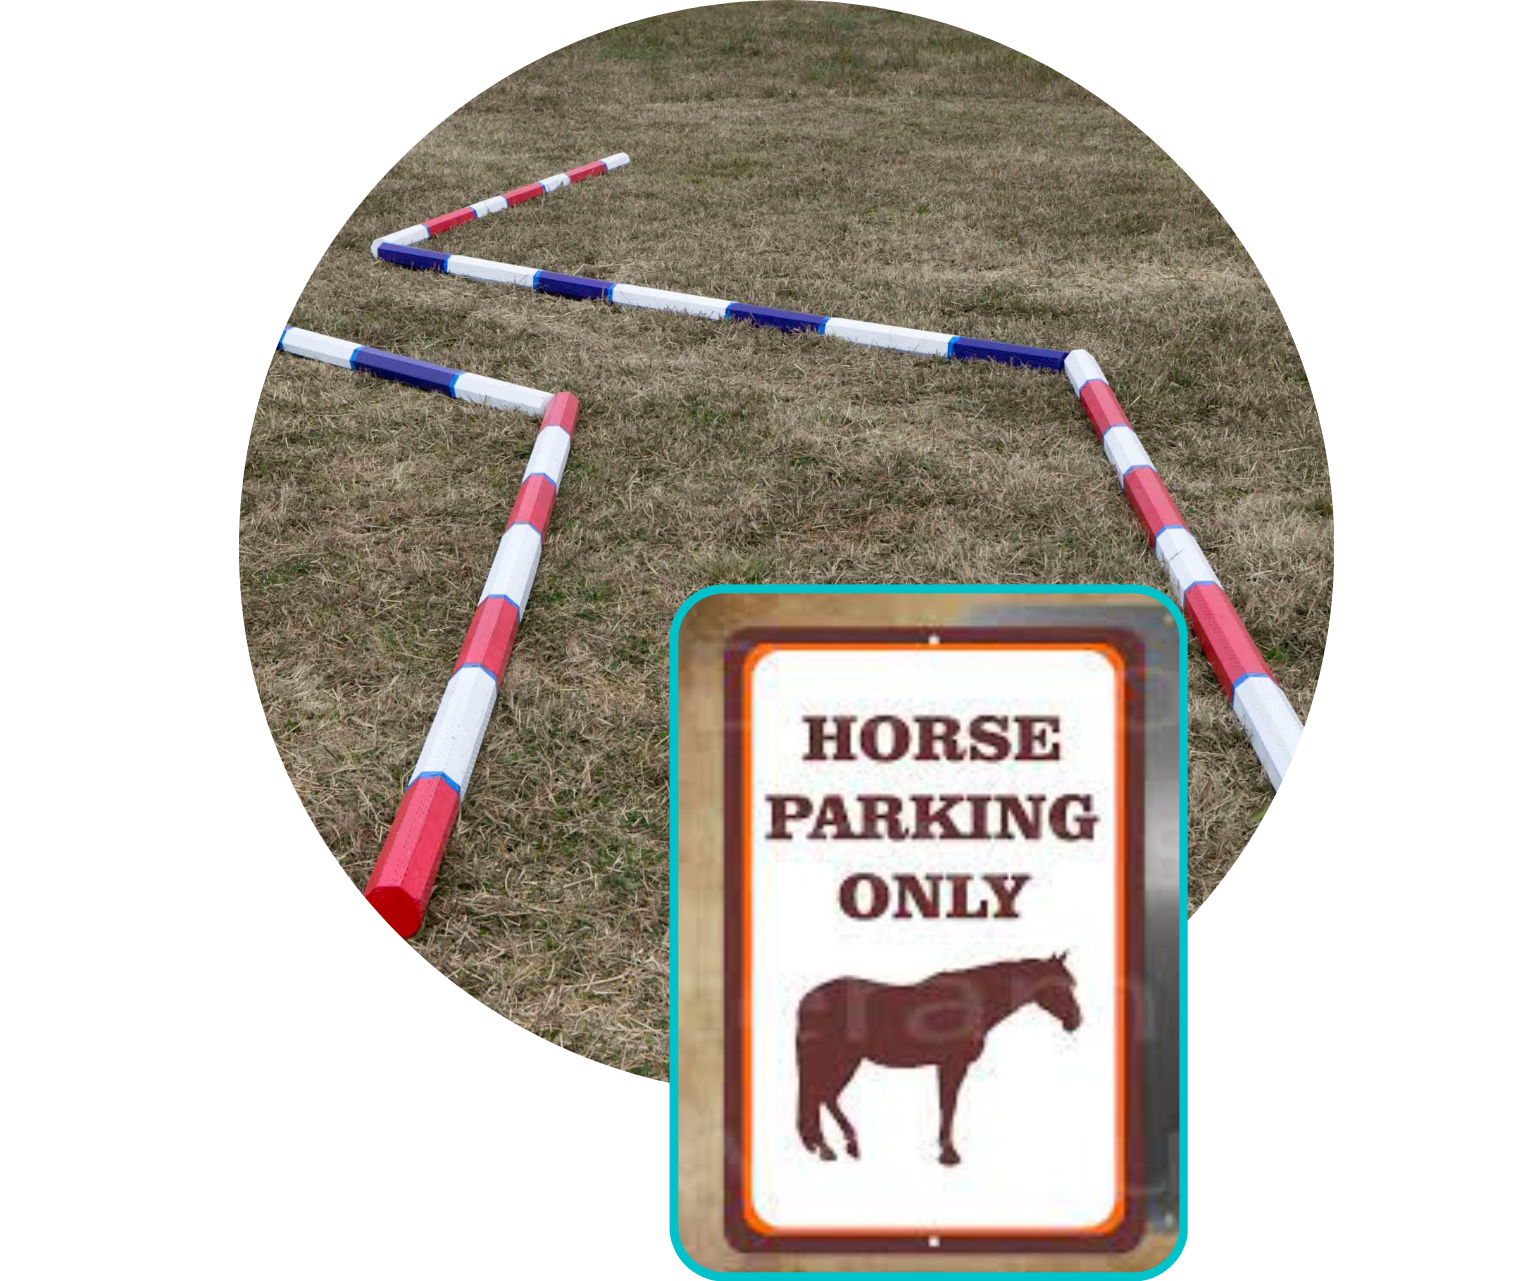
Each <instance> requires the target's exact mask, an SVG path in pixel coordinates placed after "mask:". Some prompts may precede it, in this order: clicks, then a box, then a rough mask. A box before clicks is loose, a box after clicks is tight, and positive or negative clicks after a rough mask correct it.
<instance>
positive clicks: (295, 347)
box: [281, 328, 361, 369]
mask: <svg viewBox="0 0 1528 1281" xmlns="http://www.w3.org/2000/svg"><path fill="white" fill-rule="evenodd" d="M281 350H282V351H285V352H289V353H290V354H291V355H293V356H306V357H307V358H308V359H309V360H321V361H323V362H324V364H326V365H338V366H339V367H340V368H341V369H349V368H350V358H351V357H352V356H354V355H355V354H356V352H358V351H360V350H361V344H360V343H358V342H345V341H344V340H343V339H340V338H330V337H329V336H328V335H327V334H315V333H314V332H313V331H312V330H311V329H295V328H294V329H288V330H287V331H286V333H284V334H283V335H282V336H281Z"/></svg>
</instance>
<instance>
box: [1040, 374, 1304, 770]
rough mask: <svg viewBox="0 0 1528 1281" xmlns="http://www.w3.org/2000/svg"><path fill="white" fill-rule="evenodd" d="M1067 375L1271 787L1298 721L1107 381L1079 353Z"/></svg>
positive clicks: (1290, 751) (1295, 740) (1284, 765)
mask: <svg viewBox="0 0 1528 1281" xmlns="http://www.w3.org/2000/svg"><path fill="white" fill-rule="evenodd" d="M1066 376H1067V379H1068V380H1069V381H1070V382H1071V384H1072V390H1073V391H1075V392H1076V393H1077V399H1078V400H1080V401H1081V402H1082V408H1083V412H1084V413H1086V414H1087V416H1088V421H1089V422H1090V423H1092V424H1093V430H1094V432H1096V433H1097V435H1098V439H1099V442H1100V443H1101V444H1102V445H1103V447H1104V454H1105V456H1106V457H1107V458H1108V460H1109V462H1110V464H1111V465H1112V466H1113V467H1114V473H1115V475H1116V476H1118V477H1119V483H1120V488H1121V489H1122V490H1124V493H1125V497H1126V499H1128V500H1129V503H1130V506H1131V508H1132V510H1134V512H1135V515H1136V519H1137V520H1139V521H1140V523H1141V528H1142V529H1144V530H1145V531H1146V537H1147V538H1148V539H1150V541H1151V547H1152V550H1153V551H1155V552H1156V556H1157V559H1158V560H1159V561H1161V562H1162V568H1163V569H1165V570H1166V571H1167V577H1168V580H1169V581H1170V582H1171V584H1172V592H1173V596H1174V597H1175V598H1176V599H1177V601H1178V604H1179V605H1181V606H1182V607H1183V613H1184V616H1185V617H1187V619H1188V621H1189V625H1190V626H1191V627H1192V628H1193V629H1194V635H1195V636H1197V637H1198V638H1199V644H1200V645H1201V646H1202V647H1203V648H1204V652H1205V656H1206V657H1207V658H1208V659H1209V660H1210V666H1211V667H1212V668H1214V669H1215V676H1216V678H1217V679H1218V680H1219V681H1220V687H1221V689H1223V690H1224V691H1225V692H1226V697H1227V698H1229V699H1230V700H1231V707H1232V710H1233V711H1234V712H1235V713H1236V719H1237V720H1238V721H1240V722H1241V726H1242V729H1244V730H1245V731H1246V733H1247V737H1248V738H1249V739H1250V740H1251V742H1252V749H1253V751H1255V752H1256V753H1257V758H1258V760H1259V761H1261V762H1262V765H1263V770H1264V772H1266V773H1267V775H1268V779H1269V781H1270V782H1271V783H1272V784H1273V785H1274V787H1275V788H1277V787H1278V786H1279V785H1280V784H1281V783H1282V782H1283V781H1284V775H1285V773H1286V772H1287V771H1288V769H1289V762H1290V759H1291V758H1292V757H1293V756H1294V753H1295V748H1296V747H1297V746H1299V742H1300V730H1301V726H1300V718H1299V716H1297V715H1296V714H1295V710H1294V708H1293V707H1291V706H1290V705H1289V700H1288V699H1287V698H1286V697H1285V696H1284V691H1283V690H1281V689H1280V688H1279V686H1278V682H1276V681H1275V680H1274V679H1273V675H1272V674H1271V673H1270V672H1269V670H1268V664H1267V663H1265V662H1264V661H1263V655H1262V653H1261V651H1259V649H1258V647H1257V642H1256V641H1254V640H1253V639H1252V636H1251V634H1250V633H1249V632H1248V631H1247V629H1246V627H1245V626H1244V625H1243V623H1242V620H1241V616H1240V615H1239V614H1237V612H1236V607H1235V606H1234V605H1232V604H1231V600H1230V598H1229V597H1228V596H1227V595H1226V593H1225V589H1224V588H1223V587H1221V585H1220V579H1219V578H1217V577H1216V576H1215V571H1214V570H1213V569H1211V568H1210V562H1209V561H1208V560H1207V559H1206V558H1205V555H1204V553H1203V552H1202V551H1201V550H1200V548H1199V544H1198V542H1196V541H1195V539H1194V536H1193V535H1192V534H1191V533H1189V532H1188V528H1187V527H1186V526H1185V525H1184V523H1183V516H1182V515H1181V514H1180V513H1179V511H1178V508H1177V505H1176V504H1175V503H1174V502H1173V500H1172V496H1171V495H1170V494H1169V493H1168V492H1167V486H1166V485H1164V484H1163V483H1162V477H1161V476H1159V475H1158V474H1157V469H1156V468H1155V467H1154V466H1152V462H1151V459H1150V458H1149V457H1148V456H1147V453H1146V449H1145V447H1144V446H1143V445H1142V444H1141V439H1140V437H1139V436H1137V435H1136V434H1135V430H1134V429H1133V428H1132V427H1131V426H1130V420H1129V419H1128V418H1126V417H1125V411H1124V410H1123V409H1121V408H1120V403H1119V401H1118V400H1117V399H1116V398H1115V395H1114V390H1113V388H1111V387H1110V386H1109V380H1108V379H1107V378H1105V377H1104V373H1103V370H1102V369H1100V368H1099V367H1098V362H1097V361H1096V360H1094V359H1093V357H1092V356H1090V355H1089V354H1088V353H1087V352H1086V351H1082V350H1078V351H1074V352H1070V353H1069V354H1068V355H1067V358H1066Z"/></svg>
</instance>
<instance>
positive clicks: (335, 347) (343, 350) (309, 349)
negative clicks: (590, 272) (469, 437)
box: [276, 325, 552, 416]
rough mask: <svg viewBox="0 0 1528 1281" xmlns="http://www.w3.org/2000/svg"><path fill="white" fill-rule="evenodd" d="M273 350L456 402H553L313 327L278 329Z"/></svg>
mask: <svg viewBox="0 0 1528 1281" xmlns="http://www.w3.org/2000/svg"><path fill="white" fill-rule="evenodd" d="M276 350H277V351H284V352H286V353H287V354H288V355H290V356H303V357H305V358H306V359H308V360H319V361H322V362H323V363H324V364H326V365H335V366H337V367H338V368H340V369H359V370H361V371H362V372H363V373H368V374H373V375H375V376H376V377H378V378H386V379H388V380H390V381H392V382H398V383H405V384H407V385H408V386H410V387H419V388H422V389H424V390H425V391H438V392H443V393H444V394H445V395H447V396H451V397H453V398H454V399H456V400H467V401H471V402H472V403H473V404H476V405H488V406H490V407H492V408H494V409H518V410H519V411H520V412H521V413H522V414H530V415H532V416H537V415H540V414H542V413H545V412H546V408H547V406H548V405H550V404H551V403H552V393H551V392H549V391H537V390H536V389H535V388H534V387H522V386H520V385H519V384H518V383H507V382H501V381H500V380H499V379H497V378H485V377H483V375H482V374H469V373H464V372H463V371H462V370H460V369H447V368H446V367H445V366H444V365H432V364H431V363H430V362H429V361H428V360H413V359H411V358H410V357H408V356H397V355H394V354H393V353H392V352H390V351H382V350H380V349H378V348H376V347H363V346H362V345H361V344H360V343H358V342H345V341H344V340H343V339H340V338H330V337H328V336H327V335H326V334H315V333H314V332H313V331H312V330H309V329H298V328H296V327H295V326H293V325H288V326H287V327H286V328H285V329H284V330H283V331H282V334H281V338H280V339H279V340H278V341H277V343H276Z"/></svg>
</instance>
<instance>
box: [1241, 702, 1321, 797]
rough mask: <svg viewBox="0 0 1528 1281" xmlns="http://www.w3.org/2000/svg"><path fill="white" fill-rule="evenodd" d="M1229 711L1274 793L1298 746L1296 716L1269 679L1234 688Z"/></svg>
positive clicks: (1298, 723)
mask: <svg viewBox="0 0 1528 1281" xmlns="http://www.w3.org/2000/svg"><path fill="white" fill-rule="evenodd" d="M1231 707H1232V710H1234V711H1235V713H1236V719H1237V720H1238V721H1240V722H1241V727H1242V729H1244V730H1246V732H1247V737H1248V738H1249V739H1250V740H1251V742H1252V750H1253V751H1255V752H1256V753H1257V758H1258V760H1260V761H1261V762H1262V763H1263V769H1264V771H1265V772H1266V773H1267V775H1268V781H1269V782H1270V783H1272V784H1273V786H1274V788H1275V790H1277V788H1278V787H1279V785H1280V784H1281V783H1282V782H1283V781H1284V775H1285V773H1287V772H1288V770H1289V762H1290V760H1291V758H1293V756H1294V754H1295V748H1296V747H1298V746H1299V745H1300V733H1301V730H1302V728H1303V727H1302V726H1301V724H1300V718H1299V716H1298V715H1296V713H1295V709H1294V708H1293V707H1291V706H1290V705H1289V699H1287V698H1286V697H1285V696H1284V691H1283V690H1282V689H1280V688H1279V686H1278V682H1277V681H1275V680H1274V679H1273V678H1272V677H1271V676H1248V677H1247V678H1246V679H1245V680H1244V681H1242V682H1241V684H1239V685H1238V686H1237V687H1236V693H1235V694H1234V695H1233V696H1232V698H1231Z"/></svg>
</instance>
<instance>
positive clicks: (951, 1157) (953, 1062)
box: [939, 1058, 971, 1165]
mask: <svg viewBox="0 0 1528 1281" xmlns="http://www.w3.org/2000/svg"><path fill="white" fill-rule="evenodd" d="M970 1066H971V1060H970V1059H966V1058H960V1059H946V1060H945V1061H944V1062H943V1063H941V1064H940V1065H939V1164H940V1165H959V1164H960V1153H959V1152H957V1151H956V1150H955V1141H954V1138H953V1135H952V1131H953V1130H954V1128H955V1100H956V1099H957V1098H958V1097H959V1095H960V1083H961V1082H962V1081H964V1080H965V1079H966V1069H967V1068H969V1067H970Z"/></svg>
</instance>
